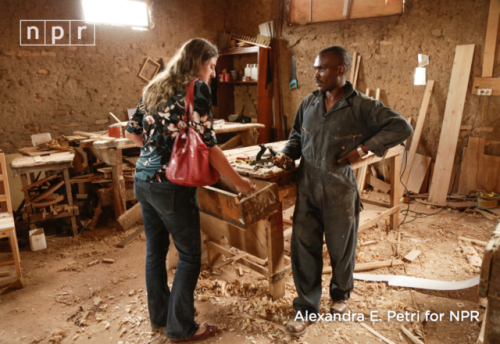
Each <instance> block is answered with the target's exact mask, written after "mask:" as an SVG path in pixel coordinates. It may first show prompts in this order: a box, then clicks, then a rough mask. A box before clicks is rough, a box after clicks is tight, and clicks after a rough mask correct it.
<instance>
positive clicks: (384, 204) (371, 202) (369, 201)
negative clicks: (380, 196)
mask: <svg viewBox="0 0 500 344" xmlns="http://www.w3.org/2000/svg"><path fill="white" fill-rule="evenodd" d="M361 203H366V204H371V205H376V206H377V207H383V208H390V207H391V205H390V204H389V203H386V202H380V201H373V200H371V199H367V198H361Z"/></svg>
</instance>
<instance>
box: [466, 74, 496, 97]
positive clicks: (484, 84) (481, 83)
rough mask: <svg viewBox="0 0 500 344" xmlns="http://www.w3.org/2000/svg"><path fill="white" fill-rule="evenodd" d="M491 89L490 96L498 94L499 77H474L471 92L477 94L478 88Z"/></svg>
mask: <svg viewBox="0 0 500 344" xmlns="http://www.w3.org/2000/svg"><path fill="white" fill-rule="evenodd" d="M485 88H489V89H491V95H492V96H500V78H474V83H473V87H472V94H473V95H477V91H478V90H479V89H485Z"/></svg>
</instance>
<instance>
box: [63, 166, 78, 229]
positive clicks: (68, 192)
mask: <svg viewBox="0 0 500 344" xmlns="http://www.w3.org/2000/svg"><path fill="white" fill-rule="evenodd" d="M63 177H64V185H65V187H66V199H67V200H68V205H69V207H70V209H71V210H72V211H73V194H72V193H71V183H70V181H69V172H68V169H67V168H65V169H64V170H63ZM76 211H78V207H76ZM70 220H71V228H72V230H73V236H75V237H76V236H77V235H78V226H77V225H76V219H75V214H74V213H73V214H72V215H71V219H70Z"/></svg>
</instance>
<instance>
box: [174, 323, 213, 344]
mask: <svg viewBox="0 0 500 344" xmlns="http://www.w3.org/2000/svg"><path fill="white" fill-rule="evenodd" d="M205 326H206V329H205V331H204V332H202V333H200V334H195V335H194V336H192V337H191V338H188V339H170V342H171V343H187V342H198V341H202V340H205V339H208V338H210V337H212V336H214V335H215V333H216V332H217V326H211V325H205Z"/></svg>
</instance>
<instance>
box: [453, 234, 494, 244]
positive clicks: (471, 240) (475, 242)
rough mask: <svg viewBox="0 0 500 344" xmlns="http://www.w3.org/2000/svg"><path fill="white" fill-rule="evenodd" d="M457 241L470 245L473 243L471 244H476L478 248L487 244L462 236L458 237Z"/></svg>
mask: <svg viewBox="0 0 500 344" xmlns="http://www.w3.org/2000/svg"><path fill="white" fill-rule="evenodd" d="M458 240H462V241H468V242H470V243H473V244H476V245H480V246H486V245H488V243H487V242H486V241H482V240H477V239H473V238H467V237H463V236H459V237H458Z"/></svg>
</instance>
